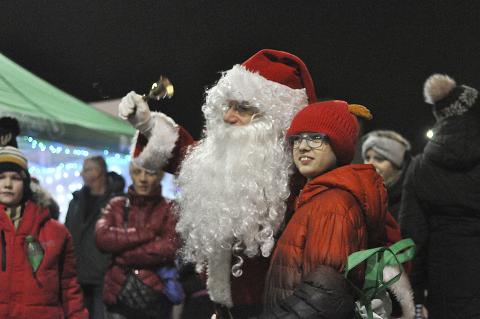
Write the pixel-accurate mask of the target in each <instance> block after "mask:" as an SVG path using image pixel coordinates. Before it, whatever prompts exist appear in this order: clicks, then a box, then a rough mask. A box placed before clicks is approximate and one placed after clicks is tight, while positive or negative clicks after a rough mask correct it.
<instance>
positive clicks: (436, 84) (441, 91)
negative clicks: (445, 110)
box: [423, 74, 457, 104]
mask: <svg viewBox="0 0 480 319" xmlns="http://www.w3.org/2000/svg"><path fill="white" fill-rule="evenodd" d="M456 86H457V83H456V82H455V80H454V79H452V78H451V77H449V76H448V75H446V74H433V75H431V76H430V77H429V78H428V79H427V80H426V81H425V85H424V86H423V95H424V97H425V102H427V103H429V104H435V103H436V102H438V101H440V100H441V99H443V98H445V97H446V96H447V95H448V94H450V92H451V91H452V90H453V89H454V88H455V87H456Z"/></svg>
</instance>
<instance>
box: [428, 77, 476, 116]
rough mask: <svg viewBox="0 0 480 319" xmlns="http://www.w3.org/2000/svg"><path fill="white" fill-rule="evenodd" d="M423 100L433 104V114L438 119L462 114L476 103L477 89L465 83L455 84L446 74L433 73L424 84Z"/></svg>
mask: <svg viewBox="0 0 480 319" xmlns="http://www.w3.org/2000/svg"><path fill="white" fill-rule="evenodd" d="M423 95H424V97H425V102H427V103H428V104H432V105H433V110H432V111H433V115H434V116H435V118H436V119H437V121H438V120H441V119H444V118H447V117H451V116H458V115H462V114H463V113H465V112H467V111H468V110H470V109H471V108H472V107H473V106H474V105H476V104H478V100H477V97H478V91H477V90H476V89H474V88H472V87H469V86H467V85H457V83H456V82H455V80H454V79H452V78H451V77H449V76H448V75H446V74H433V75H431V76H430V77H429V78H428V79H427V80H426V81H425V84H424V87H423Z"/></svg>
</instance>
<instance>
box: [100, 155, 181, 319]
mask: <svg viewBox="0 0 480 319" xmlns="http://www.w3.org/2000/svg"><path fill="white" fill-rule="evenodd" d="M130 176H131V178H132V182H133V184H132V185H131V186H130V187H129V189H128V193H127V197H115V198H113V199H111V200H110V202H109V203H108V205H107V206H106V208H105V210H104V213H103V215H102V217H101V218H100V219H99V220H98V221H97V224H96V230H95V238H96V243H97V246H98V248H99V249H100V250H102V251H104V252H107V253H110V254H112V263H111V264H110V266H109V268H108V270H107V273H106V275H105V279H104V286H103V299H104V302H105V304H106V305H107V315H106V317H107V318H111V319H113V318H115V319H122V318H135V319H147V318H164V317H165V318H167V316H168V315H169V313H170V312H171V309H172V303H170V302H168V301H167V300H166V299H165V298H166V295H165V294H164V290H165V285H166V282H165V280H163V279H161V277H160V275H159V274H158V270H159V269H160V268H162V267H172V269H173V268H174V263H175V254H176V251H177V249H178V247H179V240H178V238H177V235H176V232H175V224H176V219H175V217H174V215H173V213H172V207H171V203H170V202H167V200H165V199H164V198H163V196H162V189H161V185H160V182H161V180H162V177H163V172H162V171H161V167H158V166H157V167H156V169H154V170H147V169H145V168H143V167H140V166H138V162H136V161H135V160H133V161H132V163H131V164H130ZM132 274H133V275H134V276H136V277H137V278H138V279H139V280H140V281H141V282H142V283H143V284H145V285H146V286H148V287H150V288H151V290H152V292H153V294H155V295H157V296H159V300H160V301H162V302H159V303H158V304H157V305H156V306H158V307H159V308H158V309H153V308H152V309H145V311H143V310H142V311H141V312H140V311H135V310H134V309H132V308H131V307H128V302H130V301H128V302H127V301H125V300H124V299H122V298H123V297H122V296H125V293H126V292H125V289H126V285H127V283H126V282H127V275H132ZM127 291H128V290H127ZM127 294H128V292H127Z"/></svg>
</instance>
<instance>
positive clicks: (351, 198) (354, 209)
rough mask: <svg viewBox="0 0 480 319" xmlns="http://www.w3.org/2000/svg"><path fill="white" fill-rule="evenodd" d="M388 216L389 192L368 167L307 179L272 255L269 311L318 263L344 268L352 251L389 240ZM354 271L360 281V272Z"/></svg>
mask: <svg viewBox="0 0 480 319" xmlns="http://www.w3.org/2000/svg"><path fill="white" fill-rule="evenodd" d="M386 216H387V194H386V191H385V188H384V186H383V181H382V178H381V177H380V175H378V174H377V173H376V172H375V169H374V168H373V166H371V165H363V164H358V165H347V166H342V167H339V168H337V169H334V170H332V171H330V172H327V173H325V174H323V175H320V176H318V177H316V178H314V179H312V180H310V181H309V182H308V183H307V184H306V185H305V187H304V188H303V190H302V193H301V194H300V196H299V198H298V201H297V210H296V211H295V213H294V215H293V217H292V218H291V219H290V221H289V223H288V225H287V226H286V228H285V230H284V232H283V233H282V235H281V237H280V239H279V241H278V243H277V245H276V248H275V251H274V253H273V256H272V261H271V264H270V269H269V272H268V275H267V280H266V287H265V290H266V298H265V299H266V300H265V302H266V309H267V311H268V310H269V309H273V308H275V307H278V303H279V302H280V301H281V300H283V299H285V298H287V297H288V296H290V295H292V293H293V291H294V290H295V288H296V287H297V286H298V285H299V284H300V282H301V280H302V278H303V277H304V276H306V275H307V274H309V273H311V272H313V271H315V270H316V268H317V267H318V266H319V265H326V266H330V267H332V268H333V269H335V270H337V271H338V272H343V271H344V268H345V264H346V261H347V257H348V256H349V255H350V254H351V253H353V252H355V251H358V250H362V249H366V248H367V247H376V246H383V245H386V244H388V242H387V234H386V231H385V222H386ZM355 275H356V278H354V280H356V281H357V282H358V283H361V276H362V274H360V273H358V272H357V273H356V274H355Z"/></svg>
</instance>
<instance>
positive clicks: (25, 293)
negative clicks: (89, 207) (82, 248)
mask: <svg viewBox="0 0 480 319" xmlns="http://www.w3.org/2000/svg"><path fill="white" fill-rule="evenodd" d="M0 233H1V236H0V242H1V246H0V265H1V268H0V318H10V319H30V318H36V319H51V318H66V319H87V318H88V312H87V310H86V309H85V307H84V305H83V295H82V290H81V289H80V285H79V284H78V282H77V277H76V271H75V257H74V254H73V244H72V237H71V235H70V233H69V232H68V230H67V229H66V228H65V226H63V225H62V224H60V223H59V222H57V221H55V220H53V219H52V218H51V216H50V212H49V209H48V208H47V207H46V206H42V205H41V204H39V203H37V202H35V201H34V199H33V195H32V191H31V189H30V175H29V173H28V164H27V159H26V158H25V156H24V155H23V154H22V153H21V152H20V151H19V150H18V149H17V148H15V147H12V146H5V147H0Z"/></svg>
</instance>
